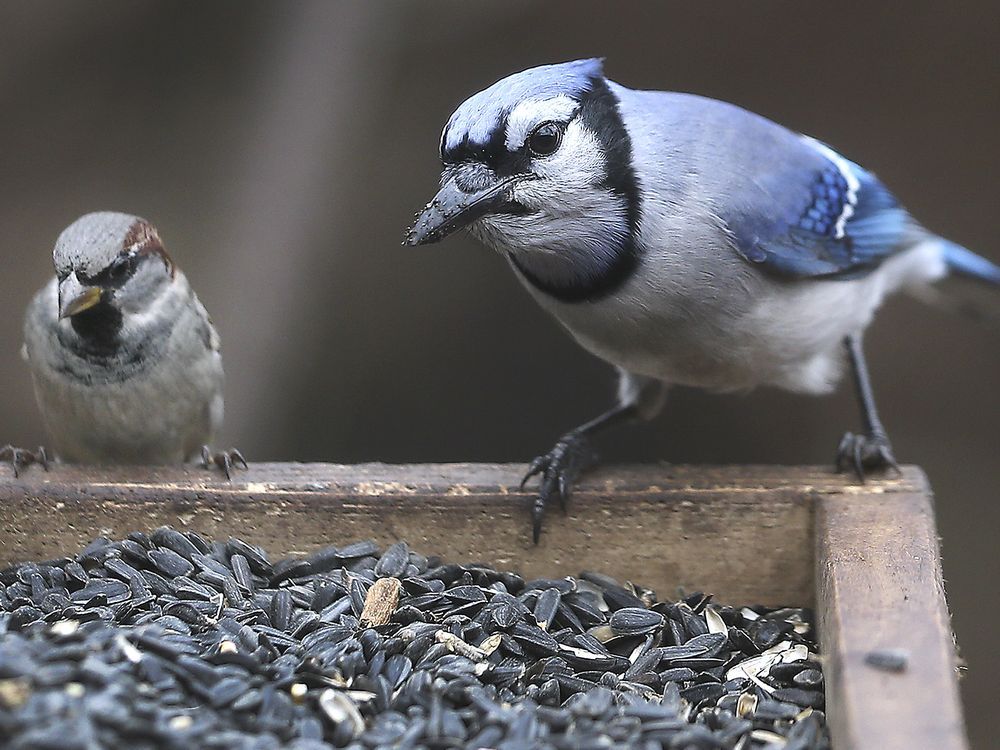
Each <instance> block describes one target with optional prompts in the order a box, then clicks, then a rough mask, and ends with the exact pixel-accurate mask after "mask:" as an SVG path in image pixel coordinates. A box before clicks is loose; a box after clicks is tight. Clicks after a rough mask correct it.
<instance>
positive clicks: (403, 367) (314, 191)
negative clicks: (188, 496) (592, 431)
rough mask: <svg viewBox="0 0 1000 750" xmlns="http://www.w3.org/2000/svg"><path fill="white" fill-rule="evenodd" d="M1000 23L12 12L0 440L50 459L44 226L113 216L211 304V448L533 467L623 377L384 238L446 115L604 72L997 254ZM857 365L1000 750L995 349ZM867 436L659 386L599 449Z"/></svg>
mask: <svg viewBox="0 0 1000 750" xmlns="http://www.w3.org/2000/svg"><path fill="white" fill-rule="evenodd" d="M998 31H1000V6H998V4H996V3H993V2H985V1H983V2H967V3H962V4H951V5H950V6H949V7H945V6H944V5H943V4H940V3H933V2H924V1H921V2H910V3H907V4H905V6H903V5H900V4H895V3H894V4H888V3H886V4H875V3H861V2H858V3H853V4H852V3H838V4H836V6H831V5H830V4H818V3H817V4H802V3H798V2H766V3H760V2H758V3H739V4H737V3H714V4H711V5H710V6H708V4H703V3H698V4H695V3H649V4H639V3H614V4H611V3H606V4H602V3H576V2H561V1H559V2H557V1H555V0H550V1H549V2H546V3H528V2H502V3H499V2H498V3H469V2H461V1H456V2H436V3H416V2H394V3H389V2H367V3H362V2H357V3H349V2H313V3H310V2H284V3H276V2H273V3H264V2H245V1H242V0H241V1H240V2H217V3H195V2H89V3H77V2H69V1H66V2H38V3H16V2H11V1H4V2H2V3H0V105H2V109H0V111H2V113H3V116H2V117H0V175H2V176H0V248H2V253H3V255H2V257H3V264H2V269H3V271H2V275H0V352H2V354H0V383H2V384H3V388H2V392H0V394H2V395H0V426H2V435H0V438H2V440H3V441H7V440H11V441H15V442H17V443H19V444H23V445H36V444H38V443H40V442H42V441H43V440H44V437H43V434H42V431H41V428H40V425H39V421H38V417H37V414H36V410H35V407H34V403H33V396H32V393H31V386H30V382H29V377H28V373H27V370H26V368H25V366H24V365H23V363H22V362H21V360H20V358H19V357H18V356H17V352H18V349H19V347H20V342H21V337H20V326H21V316H22V312H23V310H24V307H25V305H26V304H27V302H28V299H29V297H30V295H31V294H32V293H33V292H34V290H35V289H36V288H37V287H39V286H41V284H42V283H43V282H44V281H45V279H46V277H47V276H48V274H49V273H50V272H51V268H50V258H49V252H50V250H51V247H52V243H53V241H54V239H55V237H56V235H57V234H58V233H59V231H60V230H61V229H62V228H63V227H64V226H65V225H66V224H68V223H69V222H70V221H72V220H73V219H74V218H75V217H76V216H77V215H79V214H81V213H84V212H86V211H90V210H97V209H116V210H124V211H130V212H134V213H139V214H142V215H144V216H146V217H147V218H149V219H150V220H152V221H153V222H154V223H156V224H157V226H158V227H159V228H160V231H161V234H162V236H163V237H164V238H165V242H166V244H167V247H168V248H169V249H170V251H171V252H172V254H173V255H174V258H175V259H176V260H177V261H178V262H179V263H180V265H181V266H182V267H183V268H184V269H185V270H186V271H187V273H188V275H189V277H190V278H191V280H192V282H193V284H194V286H195V288H196V289H197V290H198V292H199V294H200V296H201V298H202V300H203V301H204V302H205V304H206V306H207V307H208V309H209V310H210V311H211V313H212V316H213V318H214V319H215V321H216V323H217V325H218V327H219V329H220V331H221V334H222V340H223V344H224V352H225V357H226V366H227V373H228V389H227V429H226V433H225V436H224V437H225V440H226V442H227V443H233V444H236V445H238V446H239V447H241V448H242V449H243V450H244V451H245V453H246V455H247V456H249V457H250V458H251V459H265V458H266V459H296V460H324V461H343V462H351V461H362V460H374V459H381V460H386V461H427V460H433V461H447V460H460V459H461V460H511V461H525V460H527V459H528V458H530V457H531V456H533V455H534V454H535V453H537V452H539V451H541V450H543V449H546V448H548V447H549V446H550V444H551V442H552V441H553V439H554V438H555V437H556V436H557V435H558V434H559V433H560V432H562V431H563V430H565V429H567V428H569V427H571V426H573V425H576V424H577V423H579V422H580V421H582V420H584V419H586V418H589V417H591V416H593V415H594V414H596V413H597V412H598V411H599V410H601V409H603V408H604V407H605V406H606V405H607V404H609V403H610V399H611V392H612V387H613V377H612V373H611V371H610V369H609V368H608V367H607V366H605V365H603V364H602V363H600V362H598V361H596V360H595V359H593V358H591V357H589V356H588V355H586V354H585V353H583V351H582V350H580V349H578V348H577V347H576V346H575V345H574V344H573V342H572V341H571V340H570V339H569V338H568V337H567V336H566V335H564V334H563V333H562V332H561V331H560V330H559V329H557V327H556V325H555V324H554V323H553V322H552V321H550V320H549V319H548V318H547V317H546V316H545V315H544V314H543V313H542V312H541V311H540V310H539V309H538V308H537V307H536V306H535V305H534V304H533V303H532V302H531V300H530V299H529V298H528V296H527V294H526V293H525V292H524V291H523V290H522V289H520V288H519V286H518V284H517V282H516V281H515V279H514V277H513V276H512V274H511V273H510V272H509V271H508V270H507V268H506V267H505V264H504V263H503V262H502V261H501V260H500V259H499V258H498V257H495V256H494V255H492V254H491V253H489V252H488V251H486V250H485V249H483V248H482V247H480V246H478V245H476V244H475V243H474V242H473V241H472V240H471V239H470V238H468V237H465V236H456V237H454V238H452V239H450V240H449V241H448V242H446V243H444V244H443V245H440V246H434V247H430V248H423V249H410V248H405V249H404V248H401V247H400V246H399V241H400V239H401V237H402V234H403V230H404V229H405V228H406V226H407V225H408V222H409V221H410V220H411V217H412V213H413V211H415V210H416V209H418V208H419V207H421V206H422V205H423V203H424V201H426V200H427V199H428V198H429V197H430V195H431V193H432V191H433V190H434V188H435V186H436V179H437V171H438V165H437V143H438V138H439V134H440V131H441V127H442V125H443V124H444V121H445V119H446V118H447V116H448V115H449V114H450V113H451V111H452V109H453V108H454V107H455V106H456V105H457V104H458V103H459V102H460V101H461V100H462V99H463V98H465V97H466V96H467V95H469V94H471V93H473V92H474V91H476V90H478V89H480V88H483V87H485V86H486V85H487V84H489V83H491V82H493V81H494V80H496V79H497V78H499V77H502V76H504V75H506V74H508V73H510V72H513V71H515V70H520V69H523V68H526V67H530V66H532V65H536V64H540V63H544V62H554V61H561V60H567V59H573V58H577V57H584V56H591V55H604V56H606V57H607V70H608V73H609V75H610V76H611V77H613V78H615V79H616V80H618V81H620V82H622V83H625V84H627V85H632V86H635V87H646V88H672V89H679V90H685V91H693V92H698V93H701V94H705V95H708V96H713V97H717V98H721V99H726V100H729V101H733V102H736V103H738V104H741V105H743V106H745V107H748V108H749V109H752V110H755V111H758V112H760V113H762V114H764V115H767V116H769V117H772V118H773V119H776V120H778V121H779V122H782V123H784V124H786V125H788V126H790V127H792V128H794V129H797V130H800V131H803V132H806V133H809V134H812V135H814V136H817V137H819V138H821V139H823V140H826V141H828V142H830V143H832V144H834V145H835V146H837V147H838V148H840V149H841V150H842V151H843V152H844V153H845V154H847V155H848V156H850V157H851V158H853V159H855V160H857V161H859V162H861V163H862V164H865V165H866V166H868V167H869V168H871V169H873V170H875V171H876V172H878V174H879V175H880V176H881V177H882V178H883V179H884V180H885V181H886V182H887V183H888V184H889V185H890V186H891V187H892V188H893V189H894V190H895V192H896V193H897V195H898V196H899V197H900V198H901V199H902V201H903V202H904V203H905V204H906V205H907V206H908V207H909V208H910V209H911V210H912V211H913V212H914V213H915V214H916V216H918V217H919V218H920V219H921V220H922V221H923V222H924V223H925V224H927V225H928V226H929V227H931V228H933V229H935V230H937V231H939V232H941V233H942V234H945V235H947V236H949V237H951V238H953V239H955V240H957V241H959V242H961V243H964V244H966V245H968V246H969V247H971V248H974V249H977V250H978V251H980V252H981V253H983V254H984V255H986V256H988V257H991V258H993V259H994V260H997V261H1000V244H998V242H997V239H996V228H997V227H996V222H997V214H996V211H997V188H996V175H997V174H998V173H1000V140H998V139H997V135H996V130H997V115H998V111H1000V107H998V105H1000V85H998V84H1000V57H998V54H997V47H996V44H997V35H998ZM997 304H998V309H1000V300H998V301H997ZM868 349H869V352H870V355H871V365H872V368H873V371H874V372H873V375H874V379H875V384H876V389H877V394H878V395H879V397H880V405H881V408H882V410H883V417H884V420H885V422H886V424H887V425H888V427H889V430H890V433H891V434H892V435H893V437H894V441H895V446H896V452H897V455H898V456H899V457H900V458H901V459H902V460H905V461H906V462H912V463H918V464H921V465H922V466H924V468H925V469H926V470H927V472H928V473H929V475H930V477H931V481H932V483H933V485H934V487H935V489H936V492H937V498H938V510H939V520H940V528H941V533H942V536H943V543H944V553H945V560H944V562H945V572H946V575H947V578H948V586H949V589H948V593H949V598H950V601H951V606H952V608H953V610H954V613H955V614H954V617H955V628H956V630H957V632H958V640H959V644H960V646H961V648H962V653H963V656H964V657H965V659H966V660H967V661H968V664H969V669H968V674H967V676H966V678H965V680H964V683H963V689H964V692H965V698H966V701H967V706H968V715H969V724H970V729H971V734H972V737H973V740H974V742H975V744H976V746H977V747H987V746H992V741H995V722H993V721H991V720H990V718H989V716H990V713H991V712H992V711H993V710H994V709H993V704H994V701H995V697H996V695H997V691H998V689H1000V685H998V682H1000V680H998V678H997V675H998V673H1000V649H998V648H997V646H996V643H997V641H996V631H997V629H996V627H995V625H994V623H995V621H996V618H997V616H998V615H1000V586H998V585H997V580H998V579H1000V561H998V560H1000V556H998V554H997V547H996V542H995V539H994V537H995V534H996V529H997V527H998V522H1000V503H998V502H997V491H996V488H997V487H998V485H1000V463H998V462H997V432H998V428H997V421H998V420H997V417H998V414H1000V394H998V390H997V385H998V381H1000V336H998V335H997V334H996V332H994V331H991V330H986V329H984V328H983V327H981V326H977V325H975V324H971V323H969V322H967V321H965V320H962V319H959V318H956V317H951V316H948V315H942V314H941V313H939V312H937V311H935V310H930V309H926V308H924V307H922V306H921V305H919V304H917V303H916V302H913V301H910V300H897V301H894V302H893V303H892V304H890V305H889V306H888V308H887V309H886V310H884V312H883V314H882V315H881V316H880V318H879V320H878V322H877V324H876V325H875V327H874V329H873V330H872V332H871V334H870V335H869V339H868ZM856 426H857V416H856V407H855V404H854V401H853V397H852V396H851V394H850V392H849V388H847V387H846V386H845V387H844V388H842V389H841V392H840V393H839V394H838V395H837V396H836V397H833V398H828V399H818V400H812V399H806V398H802V397H795V396H789V395H786V394H782V393H777V392H759V393H756V394H753V395H751V396H748V397H735V396H729V397H719V396H709V395H704V394H701V393H697V392H693V391H689V390H677V391H675V392H674V393H673V395H672V397H671V401H670V402H669V404H668V408H667V409H666V412H665V413H664V414H663V415H662V417H661V418H660V419H658V420H657V421H656V422H655V423H653V424H651V425H646V426H642V427H639V428H636V429H632V430H623V431H622V432H620V433H619V434H618V436H616V437H615V438H613V439H612V440H610V441H608V442H607V443H605V447H604V450H603V453H604V456H605V457H606V458H607V459H610V460H654V459H661V458H666V459H669V460H672V461H677V462H713V463H726V462H774V463H818V462H823V461H827V460H829V459H830V458H831V457H832V454H833V451H834V447H835V444H836V441H837V439H838V437H839V436H840V434H841V432H842V431H843V430H845V429H848V428H852V429H853V428H854V427H856ZM706 554H710V551H709V550H706ZM991 740H992V741H991Z"/></svg>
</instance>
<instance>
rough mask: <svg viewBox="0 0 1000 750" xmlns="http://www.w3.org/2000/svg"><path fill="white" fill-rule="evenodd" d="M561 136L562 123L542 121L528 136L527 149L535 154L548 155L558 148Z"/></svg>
mask: <svg viewBox="0 0 1000 750" xmlns="http://www.w3.org/2000/svg"><path fill="white" fill-rule="evenodd" d="M562 136H563V126H562V125H560V124H559V123H555V122H543V123H542V124H541V125H539V126H538V127H537V128H535V129H534V130H533V131H532V133H531V135H529V136H528V149H529V150H530V151H531V153H533V154H534V155H535V156H549V155H550V154H554V153H555V152H556V149H557V148H559V144H560V143H561V142H562Z"/></svg>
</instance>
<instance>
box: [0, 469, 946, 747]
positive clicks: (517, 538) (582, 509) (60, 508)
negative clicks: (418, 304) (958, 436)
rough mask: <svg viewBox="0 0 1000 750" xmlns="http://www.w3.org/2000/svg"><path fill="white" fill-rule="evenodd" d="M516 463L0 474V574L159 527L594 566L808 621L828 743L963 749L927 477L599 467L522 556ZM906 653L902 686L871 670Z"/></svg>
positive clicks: (291, 548)
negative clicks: (873, 659)
mask: <svg viewBox="0 0 1000 750" xmlns="http://www.w3.org/2000/svg"><path fill="white" fill-rule="evenodd" d="M523 468H524V467H523V466H521V465H484V464H447V465H385V464H364V465H355V466H342V465H334V464H252V465H251V468H250V470H249V471H246V472H242V471H241V472H238V473H237V474H236V475H235V476H234V481H233V482H231V483H230V482H227V481H225V480H224V479H222V478H221V477H220V476H219V475H218V474H217V473H212V472H208V471H206V470H203V469H200V468H197V467H183V466H182V467H152V468H150V467H109V468H93V467H75V466H58V467H54V468H53V470H52V471H50V472H48V473H46V472H43V471H40V470H39V469H38V467H30V468H29V469H27V470H26V471H25V472H24V474H23V475H22V477H21V478H20V479H17V480H15V479H14V478H12V477H11V476H10V474H9V471H7V470H5V469H4V467H2V466H0V565H4V564H7V563H11V562H16V561H19V560H42V559H47V558H53V557H58V556H61V555H65V554H68V553H71V552H72V551H74V550H77V549H79V548H80V547H81V546H83V545H84V544H86V543H87V542H88V541H89V540H90V539H92V538H93V537H95V536H97V535H101V534H103V535H106V536H110V537H120V536H123V535H125V534H127V533H128V532H130V531H135V530H151V529H153V528H155V527H157V526H160V525H163V524H169V525H173V526H177V527H178V528H182V529H193V530H196V531H199V532H200V533H202V534H204V535H205V536H208V537H212V538H220V537H221V538H225V537H226V536H228V535H233V536H239V537H242V538H245V539H248V540H252V541H253V542H254V543H255V544H260V545H261V546H263V547H265V548H266V549H267V550H268V551H269V552H270V553H271V554H272V555H273V556H281V555H286V554H306V553H308V552H310V551H312V550H315V549H318V548H320V547H324V546H327V545H329V544H335V543H341V544H342V543H345V542H347V541H349V540H357V539H363V538H372V539H375V540H376V541H377V542H379V543H381V544H389V543H391V542H394V541H397V540H399V539H405V540H406V541H407V542H409V543H410V544H411V545H412V546H413V547H414V548H416V549H418V550H421V549H423V550H427V551H433V552H434V553H436V554H440V555H442V556H443V557H445V558H447V559H449V560H453V561H466V562H468V561H485V562H490V563H492V564H495V565H497V566H503V567H506V568H508V569H516V570H519V571H520V572H521V573H522V574H524V575H525V576H528V577H533V576H540V575H544V576H555V575H574V574H577V573H579V572H580V571H581V570H582V569H588V568H590V569H596V570H600V571H602V572H605V573H608V574H611V575H614V576H616V577H618V578H619V579H626V580H634V581H637V582H641V583H643V584H645V585H647V586H650V587H652V588H654V589H656V590H657V591H659V592H660V594H661V595H662V596H664V597H667V596H674V595H675V594H676V593H677V590H678V588H682V589H684V590H686V591H688V592H690V591H693V590H696V589H698V590H705V591H711V592H713V593H715V594H716V596H717V597H718V599H719V600H721V601H730V602H734V603H749V602H755V603H757V602H759V603H763V604H770V605H780V604H789V605H797V606H816V608H817V613H818V622H819V629H820V638H821V643H822V647H823V650H824V653H825V656H824V658H825V660H826V662H827V666H826V669H825V673H826V675H827V681H828V684H827V711H828V714H829V717H830V725H831V732H832V737H833V741H834V747H835V748H836V749H837V750H845V749H846V748H858V749H861V748H865V749H867V748H872V750H875V749H878V750H891V749H892V748H915V747H934V748H935V749H936V750H937V749H941V750H951V749H952V748H955V749H956V750H960V749H961V748H965V747H966V744H965V739H964V730H963V725H962V718H961V711H960V707H959V703H958V690H957V679H956V674H955V671H954V668H955V656H954V644H953V641H952V636H951V629H950V623H949V619H948V612H947V608H946V604H945V600H944V591H943V584H942V580H941V569H940V560H939V557H938V546H937V537H936V531H935V527H934V518H933V511H932V506H931V500H930V493H929V490H928V488H927V485H926V480H925V479H924V476H923V474H922V472H921V471H920V470H919V469H917V468H915V467H906V468H904V470H903V473H902V475H901V476H900V477H891V478H887V479H877V480H872V481H869V482H868V483H867V484H865V485H858V484H856V482H855V481H854V480H853V478H852V477H850V476H840V475H835V474H833V473H831V472H830V471H829V469H828V468H826V467H775V466H739V467H705V466H699V467H690V466H674V465H644V466H628V467H605V468H602V469H601V470H599V471H595V472H594V473H592V474H590V475H588V476H587V477H585V478H584V479H583V480H582V481H581V482H580V483H579V485H578V486H577V487H576V489H575V490H574V495H573V497H572V498H571V500H570V504H569V508H568V513H566V514H565V515H564V514H563V513H561V512H560V511H559V509H558V508H553V509H551V510H550V512H549V515H548V517H547V518H546V522H545V530H544V532H543V536H542V543H541V544H540V545H538V546H534V545H532V544H531V541H530V520H529V518H530V517H529V512H528V509H529V507H530V503H531V500H532V498H533V495H532V493H531V488H530V487H529V489H528V491H525V492H521V491H519V490H517V484H518V482H519V481H520V478H521V473H522V472H523ZM886 647H888V648H894V649H905V650H907V651H908V652H909V655H910V658H909V664H908V667H907V669H906V670H905V671H903V672H899V673H890V672H885V671H879V670H877V669H875V668H874V667H871V666H869V665H867V664H866V663H865V661H864V658H865V654H866V653H868V652H869V651H871V650H873V649H879V648H886Z"/></svg>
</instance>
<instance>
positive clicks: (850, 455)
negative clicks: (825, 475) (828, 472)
mask: <svg viewBox="0 0 1000 750" xmlns="http://www.w3.org/2000/svg"><path fill="white" fill-rule="evenodd" d="M848 465H849V466H850V469H851V470H853V471H854V474H855V475H856V476H857V478H858V481H859V482H862V483H863V482H864V481H865V474H866V470H869V469H876V470H878V469H892V470H893V471H895V472H896V473H897V474H899V473H900V470H899V464H898V463H896V458H895V456H893V453H892V445H891V444H890V443H889V439H888V438H886V437H884V436H883V435H874V436H870V435H861V434H857V433H853V432H847V433H844V437H842V438H841V439H840V445H839V446H838V447H837V471H838V472H843V471H845V470H846V469H847V468H848Z"/></svg>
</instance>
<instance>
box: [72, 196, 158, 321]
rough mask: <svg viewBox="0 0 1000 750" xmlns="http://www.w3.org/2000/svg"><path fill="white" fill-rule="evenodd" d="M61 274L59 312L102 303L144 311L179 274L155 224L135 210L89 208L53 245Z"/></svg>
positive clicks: (122, 309) (124, 310)
mask: <svg viewBox="0 0 1000 750" xmlns="http://www.w3.org/2000/svg"><path fill="white" fill-rule="evenodd" d="M52 261H53V264H54V265H55V269H56V276H57V277H58V279H59V317H60V318H72V317H75V316H78V315H80V314H81V313H85V312H87V311H88V310H95V309H98V308H100V307H111V308H114V309H115V310H116V311H117V312H119V313H135V312H140V311H142V310H143V309H145V307H146V306H147V305H148V304H149V303H150V300H152V299H153V298H155V297H156V296H157V295H158V294H159V292H160V291H161V290H162V288H163V287H164V286H165V285H167V284H170V283H171V282H172V281H173V279H174V276H175V269H174V264H173V261H171V259H170V256H169V255H167V251H166V250H164V248H163V243H162V242H161V241H160V236H159V235H158V234H157V232H156V228H155V227H154V226H153V225H152V224H150V223H149V222H148V221H146V220H145V219H140V218H139V217H138V216H132V215H130V214H123V213H116V212H112V211H101V212H97V213H92V214H85V215H84V216H81V217H80V218H79V219H77V220H76V221H74V222H73V223H72V224H70V225H69V226H68V227H66V229H64V230H63V232H62V234H60V235H59V239H57V240H56V246H55V248H54V249H53V251H52Z"/></svg>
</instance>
